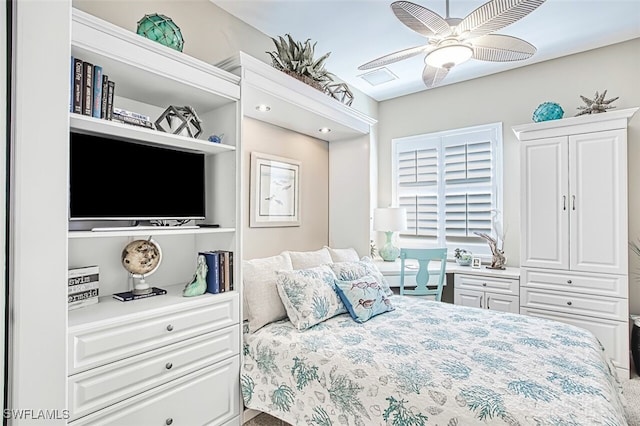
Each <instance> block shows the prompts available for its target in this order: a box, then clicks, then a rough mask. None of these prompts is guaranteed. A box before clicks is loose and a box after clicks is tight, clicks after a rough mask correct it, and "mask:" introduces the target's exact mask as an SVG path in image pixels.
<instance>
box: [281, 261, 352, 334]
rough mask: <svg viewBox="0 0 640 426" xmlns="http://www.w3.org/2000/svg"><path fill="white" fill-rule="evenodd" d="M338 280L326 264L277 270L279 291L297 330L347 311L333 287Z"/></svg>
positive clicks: (290, 319)
mask: <svg viewBox="0 0 640 426" xmlns="http://www.w3.org/2000/svg"><path fill="white" fill-rule="evenodd" d="M335 279H336V276H335V274H334V273H333V271H332V270H331V268H329V267H328V266H327V265H322V266H317V267H315V268H309V269H298V270H293V271H277V272H276V287H277V289H278V294H279V295H280V299H281V300H282V304H283V305H284V308H285V310H286V311H287V316H288V317H289V321H291V323H292V324H293V325H294V326H295V327H296V328H297V329H298V330H300V331H302V330H306V329H307V328H309V327H312V326H314V325H316V324H318V323H321V322H322V321H325V320H327V319H329V318H332V317H334V316H336V315H339V314H343V313H346V312H347V309H346V308H345V306H344V304H343V303H342V301H341V300H340V297H338V295H337V294H336V292H335V291H334V289H333V285H334V282H335Z"/></svg>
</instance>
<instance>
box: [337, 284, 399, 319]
mask: <svg viewBox="0 0 640 426" xmlns="http://www.w3.org/2000/svg"><path fill="white" fill-rule="evenodd" d="M335 290H336V293H338V295H339V296H340V299H342V302H343V303H344V305H345V306H346V307H347V310H348V311H349V314H351V318H353V319H354V320H355V321H356V322H360V323H363V322H365V321H368V320H369V319H371V318H372V317H374V316H376V315H379V314H383V313H385V312H389V311H393V310H394V309H395V308H394V307H393V305H392V304H391V299H390V298H389V296H387V295H386V294H385V292H384V289H383V288H382V286H380V283H378V280H377V279H376V278H375V277H373V276H371V275H365V276H363V277H360V278H357V279H355V280H351V281H343V280H336V282H335Z"/></svg>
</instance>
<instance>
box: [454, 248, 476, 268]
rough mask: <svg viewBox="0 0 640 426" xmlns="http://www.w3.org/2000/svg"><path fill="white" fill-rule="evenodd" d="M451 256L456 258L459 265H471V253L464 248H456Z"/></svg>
mask: <svg viewBox="0 0 640 426" xmlns="http://www.w3.org/2000/svg"><path fill="white" fill-rule="evenodd" d="M453 257H455V258H456V263H457V264H458V265H460V266H469V265H471V260H472V259H473V253H471V252H470V251H467V250H465V249H459V248H457V249H456V250H455V253H454V255H453Z"/></svg>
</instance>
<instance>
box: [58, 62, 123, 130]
mask: <svg viewBox="0 0 640 426" xmlns="http://www.w3.org/2000/svg"><path fill="white" fill-rule="evenodd" d="M115 88H116V83H115V82H114V81H112V80H109V76H108V75H107V74H105V73H104V72H103V70H102V66H101V65H95V64H91V63H90V62H87V61H83V60H82V59H80V58H76V57H74V56H72V57H71V97H70V100H69V110H70V111H71V112H74V113H76V114H83V115H89V116H91V117H95V118H102V119H105V120H111V119H112V117H113V97H114V93H115Z"/></svg>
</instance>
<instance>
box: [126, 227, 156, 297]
mask: <svg viewBox="0 0 640 426" xmlns="http://www.w3.org/2000/svg"><path fill="white" fill-rule="evenodd" d="M161 261H162V250H161V249H160V245H159V244H158V243H157V242H155V241H153V240H152V239H151V238H149V239H148V240H135V241H131V242H130V243H129V244H127V245H126V246H125V248H124V249H123V250H122V266H123V267H124V269H126V270H127V272H129V274H130V275H131V277H133V279H134V280H133V294H136V295H141V294H148V293H151V291H152V288H151V286H149V284H147V282H146V280H145V278H146V277H147V276H148V275H151V274H153V273H154V272H155V271H156V270H157V269H158V267H159V266H160V262H161Z"/></svg>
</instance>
